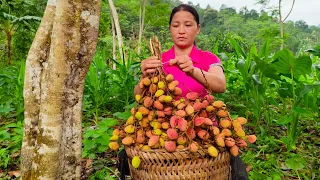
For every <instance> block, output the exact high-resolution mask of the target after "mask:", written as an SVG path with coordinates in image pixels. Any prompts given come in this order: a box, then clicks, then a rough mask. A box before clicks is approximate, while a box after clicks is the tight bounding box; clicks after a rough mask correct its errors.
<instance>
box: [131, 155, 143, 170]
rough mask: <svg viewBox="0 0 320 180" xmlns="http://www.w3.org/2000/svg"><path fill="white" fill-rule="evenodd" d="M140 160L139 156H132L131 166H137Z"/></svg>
mask: <svg viewBox="0 0 320 180" xmlns="http://www.w3.org/2000/svg"><path fill="white" fill-rule="evenodd" d="M140 163H141V160H140V156H134V157H133V158H132V166H133V167H134V168H138V167H139V166H140Z"/></svg>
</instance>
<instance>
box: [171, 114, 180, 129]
mask: <svg viewBox="0 0 320 180" xmlns="http://www.w3.org/2000/svg"><path fill="white" fill-rule="evenodd" d="M177 125H178V118H177V117H176V116H171V118H170V126H171V128H175V127H176V126H177Z"/></svg>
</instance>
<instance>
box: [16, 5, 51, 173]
mask: <svg viewBox="0 0 320 180" xmlns="http://www.w3.org/2000/svg"><path fill="white" fill-rule="evenodd" d="M55 12H56V1H48V3H47V7H46V10H45V13H44V15H43V18H42V21H41V23H40V26H39V28H38V30H37V33H36V36H35V38H34V40H33V43H32V45H31V48H30V50H29V53H28V57H27V60H26V71H25V79H24V92H23V94H24V135H23V141H22V149H21V172H22V174H21V177H22V179H35V173H36V167H35V166H33V165H32V164H33V160H34V157H35V151H36V148H35V144H36V139H37V136H38V133H39V128H38V124H39V113H40V101H41V98H40V95H41V81H42V80H43V79H44V73H43V70H44V66H45V65H46V62H47V59H48V56H49V53H50V42H51V34H52V27H53V22H54V21H53V20H54V17H55Z"/></svg>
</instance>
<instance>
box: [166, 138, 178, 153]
mask: <svg viewBox="0 0 320 180" xmlns="http://www.w3.org/2000/svg"><path fill="white" fill-rule="evenodd" d="M164 148H165V149H166V150H167V151H169V152H174V151H175V150H176V149H177V146H176V143H175V142H174V141H168V142H165V143H164Z"/></svg>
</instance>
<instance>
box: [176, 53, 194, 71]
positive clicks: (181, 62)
mask: <svg viewBox="0 0 320 180" xmlns="http://www.w3.org/2000/svg"><path fill="white" fill-rule="evenodd" d="M174 64H177V65H178V66H179V68H180V69H181V70H182V71H183V72H185V73H187V74H189V75H191V74H192V73H193V71H194V66H193V62H192V60H191V58H190V57H189V56H187V55H180V56H176V58H174V59H171V60H170V65H174Z"/></svg>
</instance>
